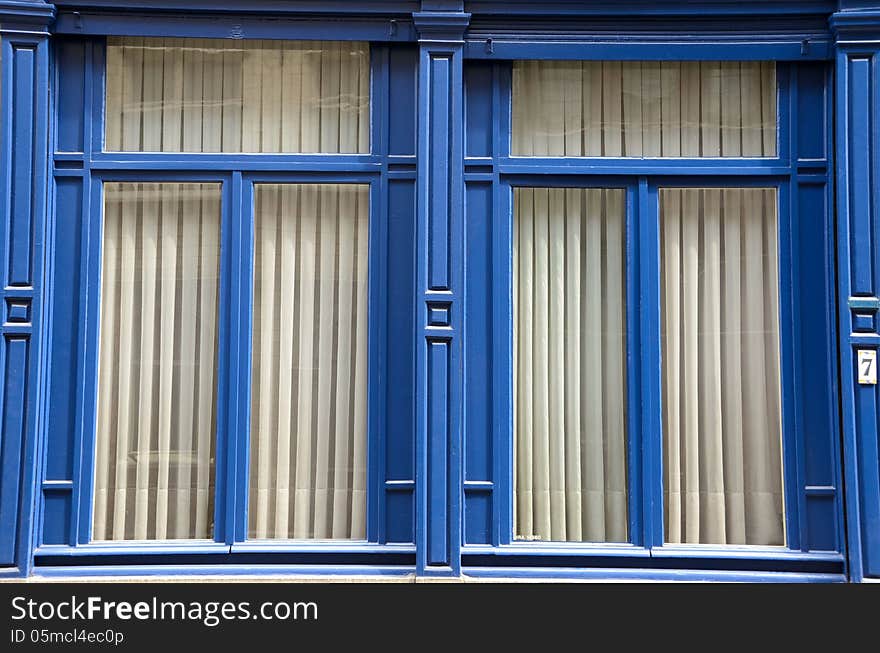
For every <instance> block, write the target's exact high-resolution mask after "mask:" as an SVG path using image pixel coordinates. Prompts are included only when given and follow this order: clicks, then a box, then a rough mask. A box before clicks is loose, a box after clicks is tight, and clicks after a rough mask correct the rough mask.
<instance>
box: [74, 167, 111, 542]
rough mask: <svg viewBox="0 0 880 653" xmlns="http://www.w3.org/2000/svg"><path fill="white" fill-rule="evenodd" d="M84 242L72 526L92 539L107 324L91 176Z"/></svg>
mask: <svg viewBox="0 0 880 653" xmlns="http://www.w3.org/2000/svg"><path fill="white" fill-rule="evenodd" d="M83 186H84V188H83V206H82V243H83V264H84V267H85V269H84V273H83V274H82V275H81V279H80V297H83V298H84V299H85V301H84V302H83V304H84V305H85V309H84V311H83V313H84V315H83V318H84V322H85V324H91V325H94V326H93V328H91V329H82V330H80V338H79V343H78V345H79V351H80V356H79V365H78V369H77V376H78V378H79V379H80V387H81V388H82V392H81V400H80V402H79V405H78V407H77V413H78V414H77V423H76V427H75V430H74V436H75V444H74V447H75V449H74V479H76V480H78V482H77V483H76V484H75V485H74V490H73V492H74V494H73V506H72V509H71V528H72V529H73V530H75V531H76V533H77V536H76V538H75V539H74V542H76V543H77V544H85V543H87V542H89V541H91V535H92V511H93V508H94V506H93V500H92V497H93V493H94V483H95V478H94V476H95V475H94V469H95V448H96V442H95V434H96V433H97V407H98V369H99V368H98V354H99V348H100V347H99V345H100V338H101V334H100V324H101V305H100V299H101V286H102V279H101V267H102V266H101V253H102V251H103V248H102V235H103V232H104V220H103V214H104V202H103V198H104V189H103V185H102V184H101V183H100V182H92V181H91V180H90V179H88V178H86V179H84V182H83Z"/></svg>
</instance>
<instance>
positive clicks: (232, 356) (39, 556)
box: [36, 34, 417, 573]
mask: <svg viewBox="0 0 880 653" xmlns="http://www.w3.org/2000/svg"><path fill="white" fill-rule="evenodd" d="M309 36H314V35H311V34H310V35H309ZM285 38H288V36H285ZM294 38H295V36H294ZM55 52H56V55H55V60H54V61H55V81H54V85H55V89H56V91H57V94H56V95H55V97H56V104H55V106H54V110H55V116H56V123H55V130H54V133H55V138H54V143H55V145H54V174H55V193H56V195H55V212H56V229H57V231H56V252H57V258H56V260H55V269H54V279H53V282H54V291H55V297H56V299H55V305H54V320H55V322H54V323H55V325H56V327H55V329H54V330H53V341H52V357H53V366H54V367H55V368H56V369H58V370H66V373H65V374H63V375H62V374H59V375H57V377H56V378H55V380H54V381H53V386H52V397H53V398H54V400H56V401H57V403H53V406H55V407H53V409H52V410H51V419H50V426H49V434H48V437H49V440H48V446H47V452H46V456H47V462H46V464H47V468H46V470H47V471H46V481H44V490H49V491H46V497H47V500H46V502H45V509H44V512H43V516H42V520H41V528H40V534H39V536H38V537H39V539H38V542H39V546H38V548H37V551H36V562H37V564H38V565H56V564H60V561H66V563H69V562H70V561H73V562H74V564H88V563H91V562H96V561H100V560H111V559H112V560H116V561H118V560H120V559H121V558H120V557H119V556H123V557H124V559H126V560H129V561H131V562H139V561H147V560H149V561H153V562H162V561H166V562H167V561H172V560H173V561H181V560H184V559H185V560H190V561H194V562H195V561H200V564H208V563H211V562H216V561H219V560H220V558H218V557H217V556H220V555H222V556H228V555H229V554H230V553H231V554H232V557H231V558H226V557H224V558H223V560H224V562H230V563H232V565H235V564H236V562H238V563H240V564H244V563H247V564H254V563H260V562H269V561H271V562H274V563H276V564H285V563H286V564H288V565H290V564H310V563H312V562H328V561H337V562H338V563H339V564H340V565H347V566H346V567H339V570H340V571H339V573H343V572H345V570H346V569H347V570H350V569H352V565H358V564H367V563H369V564H382V565H386V566H387V568H388V573H404V572H405V571H406V570H407V569H411V568H412V566H413V565H414V560H415V555H414V545H413V541H414V532H413V524H414V514H413V511H414V497H413V495H414V485H415V483H414V478H413V454H412V452H413V448H414V438H413V431H412V428H413V426H412V415H413V409H412V394H411V391H408V389H409V388H411V378H412V373H413V372H412V367H413V356H414V353H413V350H412V347H411V346H409V345H408V343H409V340H410V338H409V336H410V333H411V330H412V324H413V316H412V310H411V300H410V298H411V296H412V280H411V279H410V278H409V275H407V274H401V271H403V270H411V269H412V265H413V259H412V257H413V250H414V247H413V238H414V233H413V226H412V223H411V220H410V218H411V216H412V214H413V211H414V204H415V182H416V175H415V120H416V116H415V110H414V103H415V89H416V86H415V82H416V80H415V70H416V63H417V59H416V50H415V49H414V48H413V47H412V46H408V45H405V44H404V45H400V46H388V45H386V44H383V43H381V42H379V43H373V44H372V45H371V47H370V78H371V93H370V111H371V115H372V120H371V121H370V125H371V127H370V134H369V136H370V142H371V143H372V146H371V150H370V151H369V152H367V153H363V154H327V155H324V154H219V153H218V154H191V153H156V152H144V153H140V152H106V151H105V148H104V146H103V138H104V132H105V129H104V120H105V119H106V115H105V110H104V103H105V71H106V62H105V52H106V41H105V39H103V38H91V39H62V38H59V39H58V41H57V44H56V50H55ZM392 88H393V101H392ZM112 182H142V183H151V182H175V183H184V182H204V183H214V184H217V185H218V186H219V187H220V188H221V207H222V209H221V211H222V225H221V245H220V299H219V309H218V310H219V313H218V325H219V327H218V329H219V330H218V338H219V345H218V352H219V358H218V361H217V374H216V378H217V397H218V399H217V430H216V434H215V437H216V463H215V464H216V469H215V474H216V491H215V502H214V506H215V508H214V520H213V523H214V530H213V537H212V538H211V540H212V541H204V540H203V541H193V542H183V541H179V540H176V541H165V542H162V541H155V542H145V541H132V542H121V541H109V542H95V541H93V539H92V534H91V532H92V510H93V484H94V466H95V462H94V460H95V432H96V424H95V420H96V409H95V406H96V405H97V404H96V402H97V396H96V393H97V392H98V388H97V383H96V381H97V376H98V368H97V363H98V338H99V333H98V331H99V329H98V324H99V321H100V320H99V315H100V306H99V299H100V298H99V295H100V283H101V280H100V274H101V273H100V270H101V248H102V210H103V190H102V189H103V184H105V183H112ZM261 183H272V184H278V183H290V184H362V185H366V186H367V187H368V188H369V253H368V257H369V262H368V270H369V281H368V306H369V311H368V314H369V318H368V321H367V322H366V323H361V324H358V329H365V330H367V333H368V336H367V339H368V360H369V363H368V381H367V404H368V405H367V412H368V427H367V430H368V436H367V449H368V450H367V470H368V473H367V508H366V538H365V539H364V540H363V541H332V542H326V541H325V542H317V541H305V540H276V541H268V540H260V541H249V540H248V537H247V534H248V522H247V506H248V496H247V493H248V481H249V449H250V442H249V431H250V410H251V404H250V392H251V357H252V356H253V355H254V353H253V352H252V340H251V333H252V328H253V315H252V307H253V305H254V298H253V288H252V284H253V265H254V261H253V257H254V251H253V246H254V211H255V209H254V186H255V185H256V184H261ZM71 298H77V299H78V301H70V299H71ZM77 389H81V390H80V391H79V392H78V391H77ZM62 397H63V398H64V399H62ZM73 397H77V399H76V400H73V399H72V398H73ZM71 434H72V435H71ZM107 556H111V557H110V558H108V557H107ZM180 556H183V558H181V557H180ZM66 563H65V564H66ZM396 570H402V571H396ZM345 573H351V572H350V571H348V572H345Z"/></svg>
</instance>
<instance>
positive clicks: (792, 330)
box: [776, 178, 814, 549]
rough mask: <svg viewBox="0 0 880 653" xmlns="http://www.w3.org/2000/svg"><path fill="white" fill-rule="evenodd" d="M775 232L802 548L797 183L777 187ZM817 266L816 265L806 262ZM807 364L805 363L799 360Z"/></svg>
mask: <svg viewBox="0 0 880 653" xmlns="http://www.w3.org/2000/svg"><path fill="white" fill-rule="evenodd" d="M776 192H777V202H778V204H777V211H778V213H777V216H778V217H777V233H778V239H779V244H778V261H779V262H778V278H777V287H778V288H779V307H778V308H779V334H778V338H779V374H780V379H779V382H780V400H781V402H780V412H781V421H782V424H781V428H782V471H783V496H784V497H785V499H786V500H785V515H784V519H785V532H786V546H787V547H788V548H790V549H799V548H801V543H802V542H803V543H806V542H807V541H808V536H807V524H806V520H801V519H799V515H806V514H807V512H806V494H805V493H804V485H805V482H806V472H805V466H806V462H805V453H804V451H803V447H804V444H805V443H804V442H803V429H802V428H801V424H800V422H801V420H800V411H799V410H798V406H797V397H798V396H800V392H799V391H798V386H799V384H798V374H797V364H798V361H797V354H796V352H798V351H801V346H800V341H801V334H800V328H799V327H798V325H797V324H796V323H795V319H794V316H795V314H796V310H795V307H796V306H799V305H800V284H799V283H798V279H799V277H800V275H799V272H798V268H799V266H800V264H801V261H800V260H798V257H797V256H795V255H794V253H795V252H797V251H798V238H799V231H800V227H799V224H798V222H797V215H798V212H797V207H798V199H797V180H796V179H795V178H792V179H791V180H790V181H789V182H787V183H781V184H779V185H778V186H777V191H776ZM806 263H807V264H808V265H809V264H814V263H813V262H809V261H808V262H806ZM801 364H802V365H803V364H804V361H801Z"/></svg>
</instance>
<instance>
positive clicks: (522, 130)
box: [511, 61, 777, 157]
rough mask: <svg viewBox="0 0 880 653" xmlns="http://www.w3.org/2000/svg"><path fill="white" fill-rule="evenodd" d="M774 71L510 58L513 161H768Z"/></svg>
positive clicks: (714, 64) (729, 65)
mask: <svg viewBox="0 0 880 653" xmlns="http://www.w3.org/2000/svg"><path fill="white" fill-rule="evenodd" d="M776 125H777V118H776V66H775V64H774V63H773V62H749V61H743V62H738V61H729V62H727V61H723V62H718V61H703V62H688V61H682V62H678V61H670V62H665V61H664V62H659V61H658V62H647V61H642V62H639V61H632V62H628V61H624V62H620V61H604V62H603V61H516V62H514V64H513V107H512V139H511V153H512V154H513V155H515V156H591V157H599V156H610V157H660V156H663V157H772V156H776Z"/></svg>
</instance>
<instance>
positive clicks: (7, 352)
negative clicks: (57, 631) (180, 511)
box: [0, 1, 54, 575]
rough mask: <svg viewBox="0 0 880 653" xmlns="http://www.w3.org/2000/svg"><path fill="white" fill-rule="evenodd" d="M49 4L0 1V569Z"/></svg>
mask: <svg viewBox="0 0 880 653" xmlns="http://www.w3.org/2000/svg"><path fill="white" fill-rule="evenodd" d="M53 15H54V7H53V6H52V5H47V4H46V3H44V2H33V1H32V2H24V1H18V2H9V1H5V2H4V1H0V47H2V71H0V84H2V88H0V225H2V232H0V279H2V286H0V292H2V294H3V298H2V303H0V313H2V321H0V332H2V334H0V568H4V571H2V572H0V574H3V575H9V574H14V575H18V574H27V573H28V571H29V568H30V560H31V553H32V543H33V527H32V525H33V523H34V521H33V517H34V512H35V508H34V506H35V497H36V494H37V493H36V484H37V483H38V479H37V460H38V452H39V443H38V433H39V432H40V423H41V420H40V415H41V405H40V404H41V401H42V397H43V393H42V392H41V387H42V384H43V383H44V380H45V376H46V369H45V365H44V356H45V348H44V347H43V346H42V343H41V339H42V337H43V335H44V333H45V328H44V327H45V321H46V316H45V314H44V312H43V310H42V309H43V301H42V299H43V293H44V290H45V289H44V287H43V277H44V266H45V259H44V252H45V251H46V247H45V245H46V216H47V213H46V204H47V183H48V182H47V156H48V132H49V117H48V114H49V56H48V49H49V45H48V32H47V25H48V23H49V21H50V20H51V19H52V17H53Z"/></svg>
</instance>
